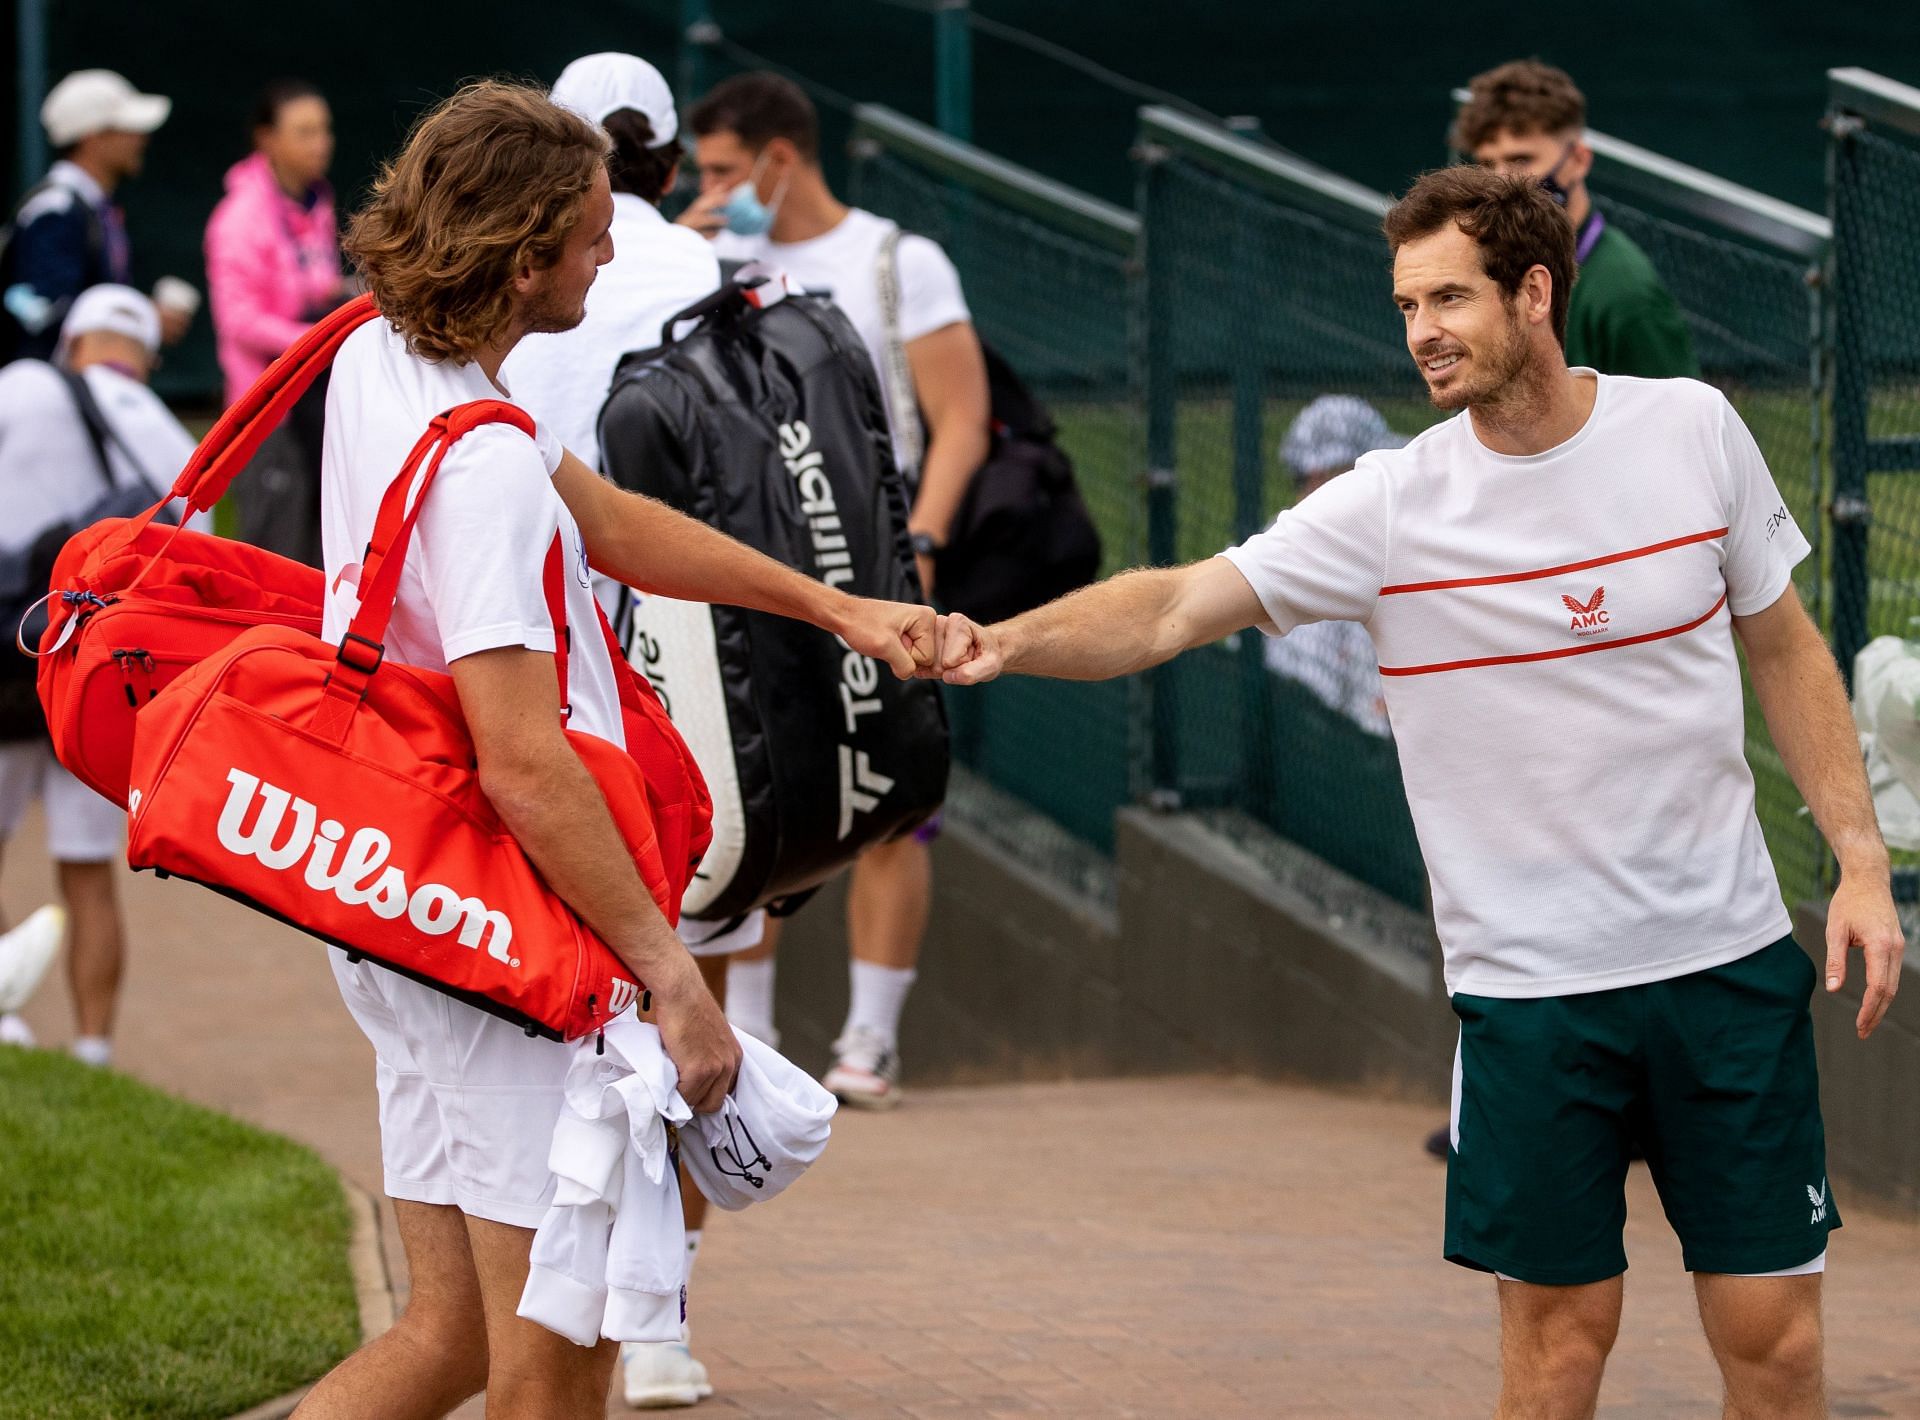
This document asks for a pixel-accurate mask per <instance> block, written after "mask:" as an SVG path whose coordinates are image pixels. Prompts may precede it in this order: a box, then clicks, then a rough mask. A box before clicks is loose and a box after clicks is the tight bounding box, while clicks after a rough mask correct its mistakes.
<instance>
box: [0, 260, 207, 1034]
mask: <svg viewBox="0 0 1920 1420" xmlns="http://www.w3.org/2000/svg"><path fill="white" fill-rule="evenodd" d="M160 339H161V325H160V315H159V312H157V311H156V310H155V309H154V305H153V302H151V301H149V300H148V299H147V298H146V297H145V296H143V295H141V294H140V293H139V292H138V291H135V290H133V289H131V288H130V287H126V286H112V285H102V286H92V287H89V288H88V289H87V290H85V291H83V292H81V293H80V295H79V296H78V297H77V298H76V299H75V300H74V301H73V303H72V305H71V306H70V307H69V308H68V310H67V317H66V320H65V321H64V322H63V323H62V325H61V327H60V342H59V347H58V349H57V351H56V352H55V358H56V360H57V361H58V362H59V364H58V365H57V366H56V365H50V364H47V363H45V362H44V361H40V360H31V359H29V360H16V361H14V362H13V363H12V364H11V365H8V366H7V367H6V369H4V370H0V505H3V506H4V507H5V508H6V509H7V516H6V518H5V519H4V521H0V552H17V551H19V550H21V549H23V548H26V547H29V546H31V545H32V544H33V543H34V541H35V540H36V539H37V538H39V537H40V535H41V534H42V533H44V532H45V531H46V530H47V529H49V528H51V527H54V526H56V525H57V524H61V523H71V522H73V521H75V520H76V519H78V518H79V517H80V516H81V515H82V514H83V513H85V512H86V510H87V509H88V508H89V507H91V506H93V505H94V504H95V503H97V502H98V501H99V500H100V499H101V497H102V496H103V495H104V494H105V493H107V492H108V491H109V488H110V487H115V486H117V487H139V488H142V489H145V490H150V491H151V492H152V494H153V496H154V497H155V498H158V497H159V496H160V495H161V494H162V493H164V492H165V491H166V490H167V488H168V487H169V486H170V485H171V484H172V482H173V480H174V477H175V476H176V475H177V474H178V473H179V472H180V470H181V469H182V468H183V467H185V466H186V462H187V459H188V457H189V456H190V455H191V454H192V453H193V436H192V435H191V434H189V433H187V431H186V430H185V429H183V428H182V427H181V426H180V421H179V420H177V419H175V418H174V417H173V414H172V413H171V412H170V411H169V410H168V409H167V407H166V405H164V404H162V403H161V402H160V399H159V397H158V396H157V395H155V394H154V393H153V391H152V390H150V389H148V388H147V383H146V382H147V378H148V376H149V375H150V374H151V373H152V372H153V364H154V360H155V357H156V356H157V354H158V352H159V348H160ZM74 376H77V377H78V378H79V380H80V381H81V382H82V388H81V389H75V388H74V387H73V386H71V385H70V384H69V383H68V380H69V379H70V378H72V377H74ZM83 395H84V397H86V398H90V399H91V400H92V402H93V405H94V408H95V409H96V410H97V411H98V418H99V419H100V421H101V427H100V429H99V430H98V431H97V432H98V436H99V438H98V442H96V438H95V433H94V432H90V431H89V426H88V417H87V414H86V413H85V412H84V411H83V410H82V409H81V407H80V404H79V402H78V401H79V399H80V397H82V396H83ZM198 526H200V527H202V528H205V527H206V526H207V524H206V522H205V520H204V519H203V520H202V521H201V522H200V523H199V524H198ZM4 634H5V636H6V638H7V639H6V644H5V645H4V646H0V655H7V656H14V655H18V654H19V653H18V652H17V651H16V650H14V648H13V645H12V640H13V635H14V628H13V627H11V626H8V627H5V628H4ZM35 799H39V800H40V801H41V802H42V803H43V805H44V806H45V809H46V817H47V851H48V852H49V853H50V854H51V855H52V857H53V860H54V862H55V864H56V865H57V867H58V869H59V877H60V892H61V896H62V897H63V898H64V899H65V901H66V905H67V918H68V926H69V938H68V951H67V972H68V980H69V982H70V984H71V987H72V991H73V1008H74V1028H75V1035H74V1041H73V1053H74V1054H75V1055H76V1056H77V1057H79V1058H80V1059H82V1060H84V1061H86V1062H87V1063H88V1064H92V1065H105V1064H107V1063H109V1062H110V1061H111V1059H112V1055H113V1045H112V1035H113V1018H114V1011H115V1007H116V1005H117V1002H118V998H119V994H120V975H121V970H122V966H123V962H124V958H125V933H124V928H123V926H122V923H121V916H120V901H119V895H118V891H117V889H116V887H115V881H116V878H117V874H118V871H119V869H118V866H117V864H116V863H115V861H114V860H115V859H116V858H118V857H119V855H120V840H121V836H122V834H123V833H124V832H125V829H126V814H125V813H124V812H123V811H122V810H121V808H120V807H119V805H117V804H114V803H111V802H109V801H108V800H106V799H103V798H102V797H101V796H100V795H98V794H96V793H94V791H93V790H91V789H89V788H87V787H86V785H84V784H82V783H81V782H80V781H79V780H77V779H75V778H74V777H73V776H72V775H71V774H69V773H68V772H67V771H66V770H65V769H64V768H62V767H61V765H60V763H59V761H58V760H56V759H55V758H54V757H53V749H52V747H51V746H50V745H49V744H48V743H47V741H46V739H45V738H44V737H42V736H35V737H34V738H32V739H28V740H22V741H16V742H11V743H5V744H0V844H3V843H4V842H5V841H6V840H7V839H8V838H11V837H12V836H13V832H14V830H15V829H16V828H18V827H19V824H20V819H21V816H22V815H23V814H25V812H26V810H27V807H28V805H30V804H31V803H32V802H33V801H34V800H35ZM0 1040H5V1041H10V1042H12V1043H15V1044H26V1043H30V1042H31V1040H32V1035H31V1033H30V1032H29V1031H28V1030H27V1028H26V1026H25V1023H24V1022H22V1021H21V1020H20V1019H19V1018H18V1017H17V1016H7V1017H3V1018H0Z"/></svg>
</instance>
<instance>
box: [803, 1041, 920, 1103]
mask: <svg viewBox="0 0 1920 1420" xmlns="http://www.w3.org/2000/svg"><path fill="white" fill-rule="evenodd" d="M820 1083H821V1084H822V1085H825V1086H826V1087H827V1090H828V1092H829V1093H831V1094H833V1095H834V1096H836V1097H837V1098H838V1099H839V1101H840V1102H841V1103H842V1104H846V1105H852V1106H853V1107H854V1108H855V1109H892V1108H893V1107H894V1106H895V1105H897V1104H899V1103H900V1095H901V1090H900V1052H899V1051H897V1050H895V1049H894V1048H893V1047H892V1046H891V1045H889V1044H888V1043H887V1042H886V1040H885V1038H884V1037H882V1036H881V1035H880V1034H879V1033H878V1032H877V1031H873V1030H869V1029H867V1028H866V1027H864V1026H861V1027H858V1028H856V1029H854V1030H851V1031H849V1032H847V1034H845V1035H843V1036H841V1037H840V1039H838V1040H836V1041H835V1042H834V1043H833V1068H832V1069H831V1070H829V1071H827V1073H826V1074H825V1075H823V1076H821V1077H820Z"/></svg>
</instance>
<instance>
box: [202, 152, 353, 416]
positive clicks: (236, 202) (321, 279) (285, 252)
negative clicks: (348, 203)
mask: <svg viewBox="0 0 1920 1420" xmlns="http://www.w3.org/2000/svg"><path fill="white" fill-rule="evenodd" d="M206 252H207V294H208V299H209V301H210V304H211V306H212V311H213V331H214V336H215V339H216V341H217V342H218V344H219V348H220V370H221V372H222V373H223V374H224V375H225V376H226V378H227V401H228V402H229V403H231V402H232V401H233V400H235V399H237V398H238V397H239V396H240V395H241V394H242V393H244V392H245V390H246V388H247V386H248V385H250V384H252V383H253V382H254V381H255V380H256V379H258V378H259V376H260V372H261V371H262V370H264V369H266V368H267V366H268V365H269V364H270V363H272V361H273V358H274V357H275V356H276V355H278V354H279V353H280V352H281V351H282V350H285V349H286V348H287V347H288V346H289V345H291V344H292V343H293V342H294V341H295V340H296V339H298V338H299V336H300V333H301V332H302V331H304V330H305V329H306V328H307V327H308V325H310V324H311V323H312V317H313V315H314V314H316V313H317V312H320V311H324V310H326V309H327V308H329V307H331V306H332V305H333V304H334V303H335V302H336V301H338V300H339V298H340V294H341V282H340V236H339V232H338V230H337V228H336V227H335V225H334V215H333V192H332V189H330V188H328V187H327V186H326V185H325V184H324V183H323V184H322V185H321V188H320V193H319V200H318V201H316V202H315V203H314V204H313V206H312V207H311V208H309V207H306V206H304V205H302V204H301V203H299V202H297V201H295V200H294V199H293V198H291V197H288V196H287V195H286V193H285V192H283V191H282V190H281V188H280V184H279V183H278V182H277V181H276V180H275V179H274V176H273V169H272V168H271V167H269V166H268V164H267V159H266V156H265V154H262V153H255V154H254V155H253V156H252V157H249V158H243V159H241V160H240V161H239V162H237V163H235V164H234V165H233V166H232V167H231V168H229V169H228V170H227V195H226V196H225V197H223V198H221V199H220V205H219V206H218V207H216V208H214V209H213V216H212V217H210V218H208V220H207V247H206Z"/></svg>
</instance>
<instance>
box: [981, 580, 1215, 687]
mask: <svg viewBox="0 0 1920 1420" xmlns="http://www.w3.org/2000/svg"><path fill="white" fill-rule="evenodd" d="M1183 570H1184V569H1177V568H1147V569H1142V570H1139V571H1135V572H1124V573H1122V574H1121V575H1120V576H1118V577H1114V578H1111V579H1109V580H1108V581H1105V582H1099V583H1096V584H1095V585H1093V586H1091V587H1082V588H1081V589H1080V590H1079V591H1077V592H1074V593H1073V594H1072V595H1070V596H1066V597H1062V598H1061V599H1060V600H1059V601H1056V602H1049V603H1048V604H1047V605H1046V606H1043V607H1038V608H1036V609H1035V610H1033V611H1029V612H1026V613H1023V614H1022V615H1020V616H1016V617H1014V618H1013V619H1012V620H1011V621H1006V622H1002V623H1001V624H1000V625H999V626H997V627H996V628H995V631H996V632H997V633H998V635H999V637H1000V646H1001V656H1002V658H1003V660H1004V662H1005V671H1006V672H1007V673H1010V674H1015V675H1037V676H1051V677H1053V678H1054V679H1056V680H1111V679H1112V678H1113V677H1115V676H1124V675H1131V674H1133V673H1134V672H1135V671H1143V670H1146V669H1148V668H1149V667H1151V666H1157V665H1159V664H1161V662H1163V661H1168V660H1171V659H1173V657H1175V656H1177V655H1179V654H1180V652H1182V651H1184V650H1185V649H1186V648H1187V635H1188V630H1187V627H1186V624H1185V621H1184V619H1183V618H1182V617H1181V616H1180V615H1179V612H1178V608H1179V591H1180V587H1181V578H1182V571H1183Z"/></svg>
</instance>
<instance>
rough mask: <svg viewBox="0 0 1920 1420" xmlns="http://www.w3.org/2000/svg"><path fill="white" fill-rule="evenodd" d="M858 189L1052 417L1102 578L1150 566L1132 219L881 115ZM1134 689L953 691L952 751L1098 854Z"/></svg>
mask: <svg viewBox="0 0 1920 1420" xmlns="http://www.w3.org/2000/svg"><path fill="white" fill-rule="evenodd" d="M854 134H855V136H854V143H853V163H852V180H851V196H852V199H853V200H854V201H855V202H856V203H858V204H859V205H860V206H862V207H865V208H867V209H869V210H871V211H874V212H878V213H880V214H881V215H883V216H886V217H890V218H892V219H893V220H894V221H896V222H898V223H900V225H901V226H902V227H904V228H906V229H907V230H909V231H914V232H919V233H921V234H923V235H925V236H929V237H932V238H933V239H934V240H935V241H937V242H939V243H940V245H941V246H942V247H944V248H945V249H946V252H947V254H948V255H949V256H950V257H951V258H952V259H953V261H954V264H955V266H957V267H958V268H959V271H960V278H961V283H962V286H963V288H964V290H965V292H966V297H967V304H968V307H969V308H970V310H971V311H972V314H973V319H974V325H975V328H976V329H977V330H978V331H979V332H980V336H981V338H982V339H983V340H985V341H987V342H988V343H989V344H991V345H993V346H994V347H995V348H996V349H997V350H999V351H1000V353H1001V354H1003V355H1005V356H1006V357H1007V359H1008V361H1009V362H1010V363H1011V364H1012V365H1013V367H1014V368H1015V369H1016V370H1018V371H1019V372H1020V374H1021V375H1022V376H1023V377H1024V378H1025V379H1026V380H1027V382H1028V383H1029V384H1030V385H1031V386H1032V387H1033V389H1034V391H1035V393H1037V394H1038V395H1039V396H1040V397H1041V399H1042V400H1044V401H1045V402H1046V404H1047V405H1048V407H1049V408H1050V409H1051V410H1052V412H1053V416H1054V418H1055V420H1056V421H1057V423H1058V425H1059V429H1060V435H1059V441H1060V445H1061V447H1062V448H1063V449H1065V450H1066V452H1067V453H1068V455H1069V456H1071V457H1072V459H1073V462H1074V467H1075V471H1076V474H1077V476H1078V479H1079V483H1080V489H1081V493H1082V494H1083V496H1084V497H1085V498H1086V502H1087V506H1088V508H1089V510H1090V511H1091V512H1092V514H1093V517H1094V520H1095V521H1096V522H1097V523H1098V524H1099V527H1100V534H1101V539H1102V543H1103V548H1104V560H1105V567H1104V569H1103V570H1105V571H1107V572H1113V571H1117V570H1119V569H1120V568H1122V567H1126V566H1128V565H1130V564H1132V563H1134V562H1137V561H1138V560H1139V559H1140V529H1141V519H1140V517H1139V509H1140V496H1139V470H1140V466H1141V465H1140V457H1139V423H1138V419H1137V418H1136V416H1135V413H1134V407H1135V406H1134V401H1133V400H1132V399H1131V398H1130V389H1131V375H1130V357H1129V338H1128V330H1129V313H1130V301H1129V288H1130V282H1131V281H1132V273H1133V263H1134V252H1135V249H1136V247H1137V244H1138V228H1137V223H1136V222H1135V219H1134V218H1133V216H1132V215H1131V214H1130V213H1127V212H1125V211H1122V210H1121V209H1119V208H1116V207H1113V206H1111V205H1110V204H1107V203H1103V202H1098V201H1096V200H1094V199H1093V198H1090V197H1087V196H1085V195H1084V194H1081V193H1078V192H1075V191H1074V190H1072V189H1070V188H1066V187H1062V186H1060V185H1059V184H1056V183H1052V182H1049V181H1047V180H1045V179H1043V178H1040V177H1038V176H1037V175H1035V174H1033V173H1030V172H1027V171H1026V170H1024V169H1021V168H1017V167H1015V166H1013V165H1012V164H1008V163H1002V162H1000V161H998V160H996V159H993V158H990V157H988V156H986V155H984V154H981V153H980V152H978V150H976V149H973V148H971V147H969V146H967V145H965V144H962V143H957V142H955V141H953V140H951V139H948V138H946V137H943V136H942V135H941V134H939V133H937V132H935V131H934V130H932V129H929V128H927V127H925V126H924V125H921V124H918V123H914V122H913V121H911V120H909V119H905V118H903V117H901V116H900V115H898V114H895V113H892V112H890V111H888V110H885V109H880V108H872V107H862V108H861V109H859V110H858V111H857V113H856V117H855V125H854ZM1136 695H1137V691H1136V688H1135V687H1134V686H1132V685H1131V684H1130V683H1128V682H1112V683H1104V684H1094V685H1085V684H1076V683H1072V682H1065V681H1045V680H1027V679H1022V678H1009V679H1008V680H1006V681H1002V682H995V683H994V684H991V685H988V686H984V687H982V688H981V689H979V690H975V691H968V692H966V693H963V694H955V695H950V696H949V697H948V700H947V704H948V708H949V712H950V714H951V717H952V721H953V740H954V753H955V756H956V758H958V759H959V761H960V762H961V763H962V764H964V765H966V766H967V767H968V768H970V769H972V770H974V771H975V772H976V773H978V774H980V775H981V776H983V777H984V778H985V779H987V780H988V781H989V782H990V783H992V784H995V785H997V786H998V787H1000V788H1002V789H1005V790H1007V791H1009V792H1011V793H1013V794H1014V795H1016V796H1017V797H1019V798H1020V799H1022V800H1024V801H1025V802H1026V803H1027V804H1029V805H1031V806H1032V807H1034V808H1037V809H1039V810H1041V811H1042V812H1043V813H1045V814H1047V815H1048V816H1049V817H1051V818H1052V819H1054V820H1055V821H1056V822H1058V823H1059V824H1060V825H1061V826H1062V827H1064V828H1066V829H1067V830H1068V831H1069V832H1071V833H1072V834H1074V835H1075V836H1076V837H1078V838H1080V839H1082V840H1084V841H1086V842H1087V843H1090V844H1092V845H1094V846H1095V847H1097V848H1099V849H1101V850H1109V849H1111V847H1112V843H1113V815H1114V811H1115V810H1116V809H1117V808H1119V807H1120V806H1121V805H1123V804H1125V803H1127V802H1128V801H1129V800H1130V799H1131V798H1132V797H1133V793H1132V788H1133V786H1132V784H1131V782H1130V778H1129V773H1130V756H1129V750H1128V742H1129V725H1130V724H1131V723H1132V720H1133V714H1132V708H1133V702H1134V699H1135V697H1136Z"/></svg>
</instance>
